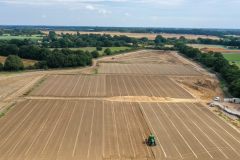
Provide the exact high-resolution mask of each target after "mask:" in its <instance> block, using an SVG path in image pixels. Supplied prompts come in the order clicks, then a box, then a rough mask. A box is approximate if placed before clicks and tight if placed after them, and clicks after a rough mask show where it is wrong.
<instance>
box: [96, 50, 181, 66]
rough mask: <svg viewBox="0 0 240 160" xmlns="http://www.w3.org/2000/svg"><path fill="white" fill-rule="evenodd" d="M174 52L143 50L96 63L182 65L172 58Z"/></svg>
mask: <svg viewBox="0 0 240 160" xmlns="http://www.w3.org/2000/svg"><path fill="white" fill-rule="evenodd" d="M175 53H176V52H171V51H154V50H149V51H146V50H143V51H137V52H135V53H134V52H133V54H127V55H124V54H123V55H119V56H116V57H114V58H105V59H103V60H100V61H98V62H99V63H124V64H133V63H138V64H142V63H151V64H183V63H184V62H182V61H181V60H179V59H178V58H177V57H175V56H174V54H175Z"/></svg>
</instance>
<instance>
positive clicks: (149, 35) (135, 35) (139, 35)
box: [42, 31, 220, 40]
mask: <svg viewBox="0 0 240 160" xmlns="http://www.w3.org/2000/svg"><path fill="white" fill-rule="evenodd" d="M42 32H43V33H45V34H48V32H49V31H42ZM56 33H57V34H61V33H64V34H67V33H68V34H77V31H56ZM79 33H80V34H109V35H112V36H115V35H117V36H120V35H126V36H128V37H132V38H143V37H147V38H148V39H150V40H154V39H155V38H156V36H157V35H162V36H163V37H165V38H180V37H181V36H184V37H185V38H187V39H198V38H210V39H220V38H219V37H216V36H206V35H193V34H168V33H159V34H156V33H125V32H83V31H80V32H79Z"/></svg>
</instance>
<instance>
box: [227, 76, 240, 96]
mask: <svg viewBox="0 0 240 160" xmlns="http://www.w3.org/2000/svg"><path fill="white" fill-rule="evenodd" d="M229 90H230V91H231V93H232V95H233V96H236V97H240V79H237V80H235V81H233V82H232V83H231V85H230V87H229Z"/></svg>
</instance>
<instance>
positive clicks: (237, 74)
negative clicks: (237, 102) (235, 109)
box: [175, 43, 240, 97]
mask: <svg viewBox="0 0 240 160" xmlns="http://www.w3.org/2000/svg"><path fill="white" fill-rule="evenodd" d="M175 47H176V49H177V50H178V51H179V52H180V53H182V54H184V55H185V56H187V57H189V58H191V59H193V60H195V61H197V62H200V63H201V64H203V65H205V66H206V67H208V68H211V69H212V70H214V71H215V72H217V73H219V74H220V75H221V77H222V78H223V79H224V80H225V81H226V82H227V84H228V86H229V92H230V93H231V94H232V95H233V96H236V97H240V69H239V68H238V66H236V65H235V64H230V63H229V62H228V61H227V60H226V59H225V58H224V57H223V55H222V54H221V53H217V52H209V53H203V52H201V51H200V50H199V49H196V48H192V47H189V46H186V45H185V44H183V43H177V44H175Z"/></svg>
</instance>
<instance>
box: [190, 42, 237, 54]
mask: <svg viewBox="0 0 240 160" xmlns="http://www.w3.org/2000/svg"><path fill="white" fill-rule="evenodd" d="M188 46H191V47H193V48H198V49H200V50H201V51H203V52H210V51H213V52H221V53H226V54H232V53H239V54H240V50H239V49H229V48H227V46H222V45H206V44H188Z"/></svg>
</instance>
